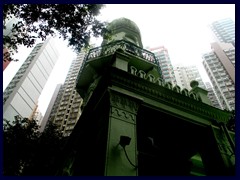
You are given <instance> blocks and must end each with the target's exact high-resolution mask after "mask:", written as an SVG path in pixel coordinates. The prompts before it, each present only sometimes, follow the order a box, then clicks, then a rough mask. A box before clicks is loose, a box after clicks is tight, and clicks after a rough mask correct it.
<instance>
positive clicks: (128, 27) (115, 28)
mask: <svg viewBox="0 0 240 180" xmlns="http://www.w3.org/2000/svg"><path fill="white" fill-rule="evenodd" d="M107 29H108V30H109V31H110V36H111V40H109V39H107V38H104V40H103V43H102V45H105V44H108V43H110V42H113V41H116V40H126V41H130V42H132V43H134V44H136V45H137V46H139V47H141V48H142V47H143V45H142V40H141V32H140V29H139V28H138V26H137V24H136V23H135V22H133V21H131V20H130V19H127V18H125V17H121V18H118V19H115V20H113V21H112V22H110V23H109V24H108V26H107Z"/></svg>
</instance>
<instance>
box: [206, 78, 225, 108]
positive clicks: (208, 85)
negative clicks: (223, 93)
mask: <svg viewBox="0 0 240 180" xmlns="http://www.w3.org/2000/svg"><path fill="white" fill-rule="evenodd" d="M205 86H206V89H207V91H208V99H209V100H210V101H211V104H212V106H213V107H216V108H218V109H222V107H221V104H220V101H219V99H218V98H217V95H216V93H215V92H214V90H213V87H212V85H211V83H210V82H205Z"/></svg>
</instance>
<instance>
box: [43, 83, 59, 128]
mask: <svg viewBox="0 0 240 180" xmlns="http://www.w3.org/2000/svg"><path fill="white" fill-rule="evenodd" d="M61 87H62V84H57V86H56V88H55V90H54V92H53V95H52V98H51V100H50V102H49V105H48V108H47V111H46V112H45V115H44V117H43V118H42V121H41V122H40V131H43V130H44V129H45V127H46V124H47V122H48V119H49V116H50V113H51V112H56V105H57V104H58V103H57V102H59V101H60V97H61V95H62V91H61V90H62V88H61ZM55 102H56V105H55V106H54V104H55Z"/></svg>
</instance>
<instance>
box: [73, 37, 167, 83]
mask: <svg viewBox="0 0 240 180" xmlns="http://www.w3.org/2000/svg"><path fill="white" fill-rule="evenodd" d="M119 49H121V50H122V51H123V52H127V53H130V54H133V55H135V56H137V57H140V58H141V59H142V60H144V61H147V62H150V63H153V64H155V65H157V67H158V71H159V73H160V74H162V73H161V69H160V66H159V62H158V60H157V59H156V57H155V55H154V53H152V52H150V51H148V50H145V49H142V48H140V47H138V46H136V45H135V44H133V43H131V42H129V41H125V40H119V41H114V42H112V43H109V44H106V45H104V46H100V47H96V48H93V49H90V50H89V52H88V54H87V56H85V59H84V60H83V63H82V66H81V68H80V70H79V74H78V77H79V76H80V74H81V72H82V69H83V68H84V66H85V63H86V62H87V61H89V60H92V59H95V58H98V57H103V56H107V55H112V54H114V53H115V52H116V51H117V50H119ZM77 80H78V78H77Z"/></svg>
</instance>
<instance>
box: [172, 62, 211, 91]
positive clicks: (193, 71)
mask: <svg viewBox="0 0 240 180" xmlns="http://www.w3.org/2000/svg"><path fill="white" fill-rule="evenodd" d="M174 73H175V77H176V81H177V85H178V86H180V87H181V88H182V89H184V88H186V89H188V90H190V89H191V86H190V82H191V81H193V80H196V81H198V83H199V87H201V88H203V89H206V87H205V85H204V83H203V80H202V78H201V75H200V73H199V71H198V68H197V67H196V66H182V65H177V66H174Z"/></svg>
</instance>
